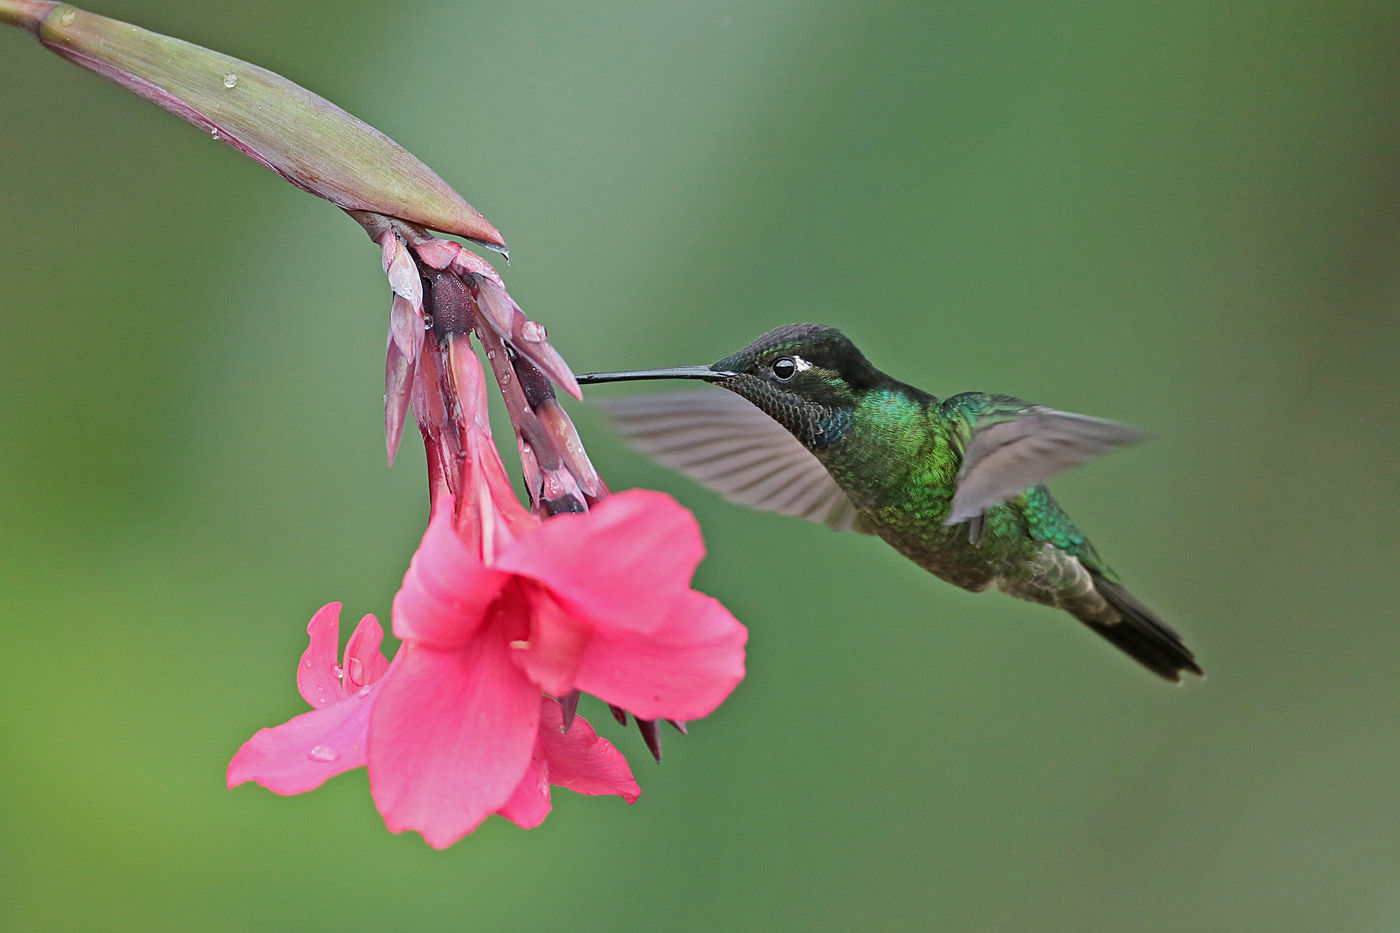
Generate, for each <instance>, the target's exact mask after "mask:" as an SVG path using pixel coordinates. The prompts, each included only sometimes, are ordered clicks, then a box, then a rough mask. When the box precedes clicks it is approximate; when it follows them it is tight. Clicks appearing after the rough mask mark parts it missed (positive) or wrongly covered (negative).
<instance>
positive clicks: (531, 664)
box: [511, 583, 592, 696]
mask: <svg viewBox="0 0 1400 933" xmlns="http://www.w3.org/2000/svg"><path fill="white" fill-rule="evenodd" d="M524 586H525V587H527V588H528V589H527V596H526V599H527V600H528V602H529V606H530V635H529V640H528V641H526V642H523V643H514V644H512V645H511V648H512V651H513V657H514V659H515V663H516V664H518V665H519V666H520V669H521V670H523V671H524V672H525V673H526V674H527V675H528V676H529V678H530V679H531V680H532V681H534V682H535V683H536V684H538V685H539V687H540V689H541V690H543V691H544V692H545V693H550V694H553V695H554V696H563V695H564V694H566V693H569V692H570V691H572V690H573V689H574V677H575V675H577V673H578V665H579V661H580V660H582V658H583V652H584V649H585V648H587V647H588V641H589V638H590V637H591V635H592V630H591V629H590V628H589V626H587V625H585V624H583V623H582V622H579V621H578V620H577V619H575V618H573V616H571V615H570V614H569V613H568V612H567V611H565V610H564V609H562V608H560V606H559V604H558V603H556V602H555V601H554V600H553V599H551V598H550V596H549V593H548V591H546V590H544V589H543V588H541V587H539V586H537V585H533V584H529V583H527V584H524Z"/></svg>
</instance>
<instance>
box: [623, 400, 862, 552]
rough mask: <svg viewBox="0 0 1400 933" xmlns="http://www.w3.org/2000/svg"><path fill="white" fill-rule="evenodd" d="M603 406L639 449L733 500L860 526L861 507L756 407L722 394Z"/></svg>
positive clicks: (843, 527)
mask: <svg viewBox="0 0 1400 933" xmlns="http://www.w3.org/2000/svg"><path fill="white" fill-rule="evenodd" d="M602 408H603V410H604V411H606V412H607V413H608V415H609V417H611V418H612V420H613V422H614V423H615V424H616V425H617V427H618V429H619V430H621V431H622V433H623V434H625V435H626V436H627V438H628V440H629V441H631V443H632V446H634V447H636V448H637V449H638V450H640V451H641V452H642V453H644V454H646V455H647V456H649V457H651V458H652V459H653V460H656V461H657V462H658V463H661V464H664V465H666V466H668V467H671V468H672V469H674V470H678V471H680V472H681V473H684V474H685V475H686V476H689V477H690V478H691V479H693V480H695V481H696V482H697V483H700V484H701V485H702V486H708V487H709V488H710V489H713V490H714V491H716V492H718V493H719V494H720V495H722V496H724V498H726V499H728V500H729V501H730V502H737V503H739V504H740V505H747V506H749V507H750V508H755V509H761V510H763V511H766V512H778V513H780V514H782V515H796V516H798V517H800V518H805V519H807V520H808V521H813V522H824V523H825V524H827V525H830V526H831V527H832V528H835V529H836V530H838V531H844V530H846V529H848V528H852V527H854V526H855V522H856V507H855V505H853V504H852V503H851V500H850V499H849V498H848V497H847V496H846V494H845V492H843V491H842V490H841V487H840V486H837V485H836V481H835V480H833V479H832V478H831V474H829V473H827V472H826V467H824V466H822V464H821V461H819V460H817V458H816V457H814V456H812V454H811V452H810V451H808V450H807V448H806V447H803V446H802V442H801V441H799V440H798V439H797V438H795V437H793V436H792V435H791V434H789V433H788V432H787V429H786V428H784V427H783V426H782V425H780V424H778V422H776V421H774V420H773V419H772V418H770V417H768V416H767V415H765V414H764V413H763V412H762V411H760V410H759V409H757V408H755V407H754V406H753V405H752V404H751V403H749V402H748V401H745V400H744V399H742V398H740V397H739V396H737V395H734V394H732V393H729V392H723V391H713V390H711V391H705V392H669V393H666V394H664V395H641V396H635V397H633V398H624V399H613V400H610V401H607V402H604V403H602Z"/></svg>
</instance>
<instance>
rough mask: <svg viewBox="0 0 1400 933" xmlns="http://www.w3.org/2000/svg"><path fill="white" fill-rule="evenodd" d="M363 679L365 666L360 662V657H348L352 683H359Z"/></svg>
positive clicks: (362, 681)
mask: <svg viewBox="0 0 1400 933" xmlns="http://www.w3.org/2000/svg"><path fill="white" fill-rule="evenodd" d="M364 680H365V666H364V664H362V663H361V662H360V659H359V658H351V659H350V681H351V682H352V683H357V684H359V683H364Z"/></svg>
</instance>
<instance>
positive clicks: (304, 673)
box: [297, 603, 364, 709]
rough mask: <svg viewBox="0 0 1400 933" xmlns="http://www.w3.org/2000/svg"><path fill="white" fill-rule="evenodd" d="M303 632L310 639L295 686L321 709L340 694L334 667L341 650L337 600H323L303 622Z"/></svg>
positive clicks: (341, 692)
mask: <svg viewBox="0 0 1400 933" xmlns="http://www.w3.org/2000/svg"><path fill="white" fill-rule="evenodd" d="M360 624H361V625H363V624H364V623H363V622H362V623H360ZM306 634H307V635H310V636H311V643H310V644H309V645H307V646H306V650H305V651H304V652H302V655H301V663H300V664H298V665H297V689H298V690H300V691H301V697H302V699H303V700H305V701H306V702H308V703H310V704H311V705H312V707H314V708H316V709H321V708H322V707H326V706H330V705H331V704H332V703H335V702H336V701H338V700H339V699H340V698H341V696H342V695H343V691H342V690H341V688H340V677H339V676H338V675H337V674H336V670H335V662H336V655H337V654H339V652H340V603H326V604H325V605H324V606H322V607H321V608H320V609H317V610H316V614H315V615H314V616H312V617H311V621H310V622H308V623H307V625H306Z"/></svg>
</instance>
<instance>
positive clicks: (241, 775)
mask: <svg viewBox="0 0 1400 933" xmlns="http://www.w3.org/2000/svg"><path fill="white" fill-rule="evenodd" d="M384 683H387V681H380V682H379V684H376V685H374V686H372V687H365V688H363V689H362V690H360V691H359V692H357V693H356V694H354V695H353V696H350V697H346V698H345V699H344V700H342V701H340V702H338V703H332V704H331V705H330V706H327V707H325V708H324V709H315V710H312V711H311V712H309V713H302V714H301V715H300V716H295V717H293V718H292V719H289V720H287V721H286V722H284V723H282V725H280V726H274V727H273V728H271V729H260V730H258V731H257V732H256V733H255V734H254V735H253V737H252V738H251V739H249V740H248V741H246V742H244V743H243V747H242V748H240V749H239V750H238V753H237V754H236V755H234V756H233V760H232V761H230V762H229V765H228V777H227V779H228V786H229V787H236V786H237V785H239V784H242V783H243V782H244V781H256V782H257V783H259V784H261V785H262V786H263V787H266V788H267V789H268V790H270V791H272V792H273V793H275V794H300V793H302V792H304V791H308V790H313V789H315V788H317V787H320V786H321V785H322V784H323V783H325V781H326V779H328V778H332V777H335V776H336V775H337V774H340V773H341V772H342V771H349V770H350V769H351V768H358V767H360V766H361V765H363V764H364V763H365V747H366V744H367V743H366V741H365V738H366V736H367V735H368V732H369V717H370V709H371V707H372V706H373V704H374V700H375V699H376V694H377V692H378V690H379V688H380V685H381V684H384Z"/></svg>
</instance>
